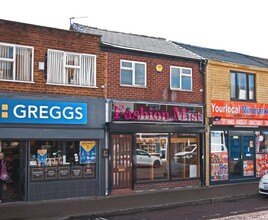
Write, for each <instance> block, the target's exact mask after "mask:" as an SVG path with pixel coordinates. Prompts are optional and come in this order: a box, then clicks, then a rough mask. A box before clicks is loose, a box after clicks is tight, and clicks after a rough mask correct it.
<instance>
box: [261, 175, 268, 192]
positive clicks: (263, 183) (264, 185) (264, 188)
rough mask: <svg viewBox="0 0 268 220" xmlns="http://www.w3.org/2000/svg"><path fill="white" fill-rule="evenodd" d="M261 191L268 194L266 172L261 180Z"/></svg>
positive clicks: (267, 176)
mask: <svg viewBox="0 0 268 220" xmlns="http://www.w3.org/2000/svg"><path fill="white" fill-rule="evenodd" d="M259 193H261V194H265V195H268V174H265V175H264V176H263V177H262V178H261V179H260V182H259Z"/></svg>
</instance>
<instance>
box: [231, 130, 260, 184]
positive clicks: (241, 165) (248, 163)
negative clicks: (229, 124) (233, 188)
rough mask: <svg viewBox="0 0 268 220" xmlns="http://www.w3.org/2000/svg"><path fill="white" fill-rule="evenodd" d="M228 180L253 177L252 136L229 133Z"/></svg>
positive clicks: (253, 146)
mask: <svg viewBox="0 0 268 220" xmlns="http://www.w3.org/2000/svg"><path fill="white" fill-rule="evenodd" d="M229 146H230V149H229V152H230V160H229V171H230V172H229V173H230V180H234V179H241V178H243V179H244V178H249V177H253V176H254V149H255V145H254V135H253V133H252V132H243V133H233V132H230V145H229Z"/></svg>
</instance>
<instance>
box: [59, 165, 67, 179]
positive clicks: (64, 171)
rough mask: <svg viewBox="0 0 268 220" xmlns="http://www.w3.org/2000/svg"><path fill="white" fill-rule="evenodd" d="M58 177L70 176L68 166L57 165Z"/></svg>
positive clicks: (65, 177)
mask: <svg viewBox="0 0 268 220" xmlns="http://www.w3.org/2000/svg"><path fill="white" fill-rule="evenodd" d="M58 175H59V179H69V178H70V167H59V174H58Z"/></svg>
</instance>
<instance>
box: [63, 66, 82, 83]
mask: <svg viewBox="0 0 268 220" xmlns="http://www.w3.org/2000/svg"><path fill="white" fill-rule="evenodd" d="M65 80H66V83H67V84H73V85H79V70H78V69H72V68H66V77H65Z"/></svg>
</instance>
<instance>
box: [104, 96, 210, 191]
mask: <svg viewBox="0 0 268 220" xmlns="http://www.w3.org/2000/svg"><path fill="white" fill-rule="evenodd" d="M109 107H110V113H111V115H110V122H109V123H108V131H109V134H110V137H109V151H110V177H111V178H110V184H109V185H110V187H109V188H110V190H111V192H112V193H117V192H118V193H120V192H121V191H128V190H130V191H131V190H143V189H161V188H175V187H183V186H193V185H194V186H199V185H200V184H201V182H202V174H203V171H202V169H203V160H202V156H201V155H202V154H203V152H202V151H203V141H204V133H205V126H204V124H203V106H202V105H193V104H180V103H178V104H177V103H176V104H174V103H172V104H171V103H150V102H131V101H117V100H113V101H110V102H109Z"/></svg>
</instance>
